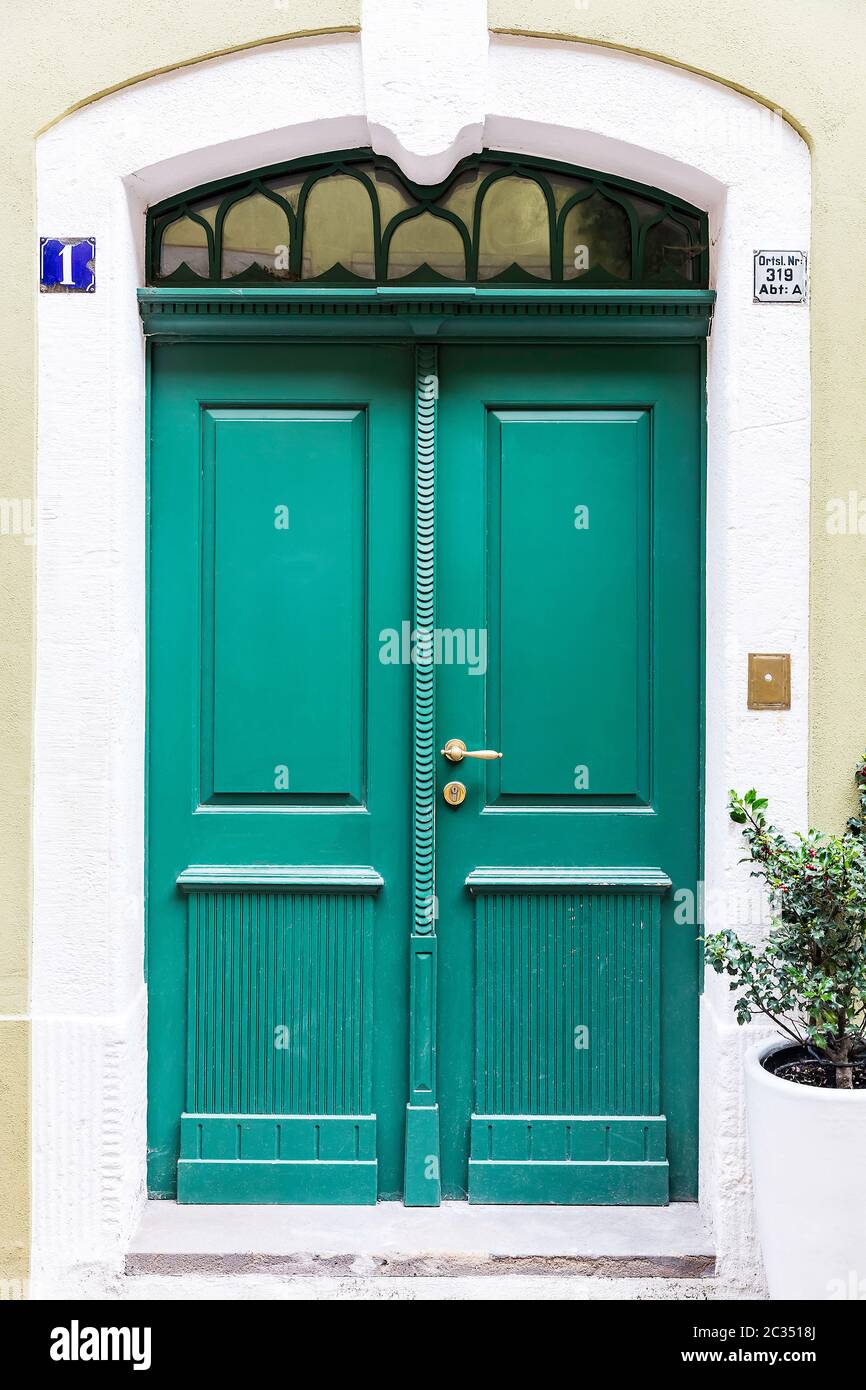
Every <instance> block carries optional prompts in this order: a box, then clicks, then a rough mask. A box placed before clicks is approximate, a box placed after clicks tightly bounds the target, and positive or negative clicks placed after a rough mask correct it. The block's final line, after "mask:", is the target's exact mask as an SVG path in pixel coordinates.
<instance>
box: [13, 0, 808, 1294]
mask: <svg viewBox="0 0 866 1390" xmlns="http://www.w3.org/2000/svg"><path fill="white" fill-rule="evenodd" d="M483 12H484V7H483V5H482V4H480V3H479V0H446V3H441V0H440V3H439V4H438V5H436V6H430V5H429V4H426V5H425V4H423V3H421V0H411V2H410V0H369V3H368V4H367V6H366V15H365V27H364V34H363V37H362V38H359V37H358V36H350V35H346V36H337V37H330V38H320V39H307V40H299V41H296V42H292V43H284V44H278V45H267V46H264V47H262V48H260V49H254V50H249V51H245V52H243V53H240V54H237V55H235V56H232V57H227V58H221V59H217V60H213V61H211V62H207V63H203V64H200V65H197V66H194V67H191V68H187V69H182V70H180V71H178V72H176V73H171V74H168V75H165V76H162V77H158V78H153V79H150V80H148V81H146V82H142V83H139V84H137V85H134V86H132V87H130V88H127V89H125V90H122V91H119V92H117V93H115V94H113V95H110V96H107V97H104V98H103V99H101V100H100V101H98V102H95V103H94V104H93V105H91V106H89V107H85V108H84V109H82V110H80V111H78V112H76V113H75V114H73V115H71V116H69V117H67V118H66V119H65V120H63V121H62V122H61V123H60V124H58V125H57V126H55V127H54V128H53V129H51V130H50V131H48V132H47V133H46V134H45V135H44V136H42V137H41V139H40V141H39V147H38V219H39V232H40V234H42V235H58V234H60V235H66V234H75V235H82V236H83V235H88V236H89V235H95V237H96V240H97V291H96V293H95V294H94V295H86V296H85V295H82V296H80V297H79V296H71V297H67V296H60V295H43V296H41V298H40V303H39V381H40V388H39V395H40V405H39V461H38V502H39V512H38V537H39V544H38V554H37V566H38V574H37V695H36V749H35V903H34V945H33V1212H34V1217H33V1221H34V1229H33V1244H34V1250H33V1279H32V1292H33V1294H34V1296H36V1297H46V1296H51V1295H54V1296H57V1295H60V1296H66V1297H68V1296H74V1295H76V1294H81V1295H87V1294H96V1293H98V1292H99V1291H100V1290H101V1289H104V1288H108V1287H110V1286H111V1285H112V1280H113V1278H114V1277H116V1276H117V1274H118V1273H119V1271H120V1270H121V1268H122V1265H123V1259H124V1255H125V1252H126V1250H127V1248H128V1246H129V1243H130V1239H131V1236H132V1233H133V1230H134V1229H135V1227H136V1224H137V1222H138V1220H139V1216H140V1213H141V1209H142V1206H143V1202H144V1197H145V1124H144V1118H145V1106H146V1065H147V1059H146V1048H145V1015H146V993H145V987H144V983H143V950H144V926H143V922H144V914H143V870H144V819H143V807H144V715H145V710H144V636H145V498H144V438H145V396H144V352H143V341H142V336H141V331H140V325H139V320H138V311H137V305H136V300H135V289H136V287H137V286H138V285H139V284H141V283H142V282H143V279H142V277H143V243H144V236H143V230H144V224H143V213H144V209H145V207H146V206H147V204H148V203H150V202H153V201H156V200H157V199H159V198H162V197H165V196H168V195H169V194H172V193H174V192H177V191H180V190H182V189H183V188H185V187H188V186H190V185H192V184H195V183H200V182H203V181H206V180H209V179H211V178H217V177H220V176H222V175H227V174H231V173H234V172H239V171H242V170H244V169H246V168H252V167H255V166H257V165H262V164H266V163H268V162H269V161H276V160H277V159H287V158H291V157H292V156H294V155H301V154H309V153H314V152H316V151H319V150H323V151H324V150H328V149H334V148H341V147H342V148H345V147H351V146H355V145H366V144H372V145H373V146H374V147H375V148H376V149H378V150H381V151H382V152H384V153H387V154H389V155H391V156H392V157H394V158H396V159H398V160H399V162H400V163H401V164H402V166H403V167H404V169H405V170H406V172H407V173H408V174H409V175H410V176H411V177H412V178H415V179H417V180H419V181H425V180H427V181H433V180H437V179H440V178H441V177H442V176H443V175H444V174H445V173H446V172H447V171H448V169H449V168H450V167H451V166H452V165H453V163H454V162H455V161H456V160H457V159H458V158H460V157H462V156H464V155H466V154H468V153H471V152H473V151H476V150H478V149H480V148H481V146H482V145H488V146H491V147H498V148H502V149H509V150H518V151H526V152H529V153H532V154H535V155H539V156H547V157H551V158H560V159H564V160H567V161H569V162H573V163H577V164H583V165H587V166H590V167H595V168H599V169H603V170H606V171H609V172H611V173H615V174H620V175H625V176H628V177H631V178H634V179H637V180H639V181H640V182H643V183H649V184H656V185H658V186H660V187H663V188H667V189H669V190H670V191H672V192H674V193H676V194H679V195H681V196H683V197H685V198H688V199H690V200H691V201H693V202H695V203H698V204H700V205H701V206H703V207H705V208H707V209H708V210H709V212H710V222H711V235H712V241H713V254H712V262H713V271H712V284H713V286H714V288H715V289H716V290H717V291H718V296H719V298H718V306H717V311H716V316H715V321H714V326H713V333H712V337H711V340H710V345H709V377H708V396H709V417H708V460H709V479H708V523H707V632H708V641H707V739H706V747H707V755H706V816H705V825H706V871H705V878H706V881H707V893H708V899H709V901H710V909H709V912H708V919H709V920H708V926H709V927H710V928H713V927H717V926H719V925H721V924H722V923H723V921H725V920H726V919H728V918H729V917H730V915H731V913H733V912H734V911H736V909H737V906H738V904H739V903H740V902H741V901H742V895H743V892H744V890H745V888H746V886H747V885H748V878H747V877H746V875H745V871H744V870H743V869H742V868H741V867H738V864H737V860H738V858H739V857H740V847H739V844H738V842H737V837H736V835H735V834H734V833H733V830H732V827H731V826H730V825H729V823H728V821H727V818H726V815H725V811H724V805H725V798H726V792H727V789H728V787H729V786H740V787H742V786H748V785H753V784H757V785H759V786H760V787H762V788H763V789H764V790H765V791H766V792H767V793H769V794H770V795H771V797H772V799H773V811H774V814H775V815H776V817H777V818H778V820H779V821H780V822H783V823H788V824H796V825H802V824H803V823H804V821H805V814H806V747H807V743H806V741H807V728H808V725H807V646H806V641H807V622H808V550H809V532H808V491H809V319H808V308H807V307H802V308H800V307H784V308H781V307H779V308H768V307H764V306H755V305H753V303H752V291H751V260H752V252H753V250H755V249H758V248H763V247H765V248H778V247H792V248H798V249H808V240H809V217H810V171H809V157H808V151H807V149H806V146H805V145H804V143H803V142H802V141H801V139H800V138H799V136H798V135H796V133H795V132H794V131H793V130H792V129H791V128H790V127H788V126H787V125H786V124H785V123H784V122H783V121H781V120H780V119H775V118H773V117H772V116H771V115H770V114H769V113H768V112H766V111H764V110H763V108H760V107H759V106H757V105H756V104H755V103H753V102H751V101H749V100H748V99H747V98H745V97H743V96H741V95H739V94H737V93H735V92H733V91H731V90H729V89H727V88H725V87H723V86H721V85H719V84H715V83H712V82H710V81H707V80H705V79H703V78H700V77H697V76H695V75H692V74H689V73H687V72H684V71H682V70H680V69H676V68H673V67H666V66H665V65H663V64H660V63H656V62H651V61H649V60H644V59H640V58H636V57H634V56H631V55H627V54H622V53H617V52H615V51H613V50H610V49H602V48H591V47H586V46H581V45H577V44H564V43H555V42H547V41H541V40H538V41H535V40H519V39H509V38H495V39H493V40H492V41H491V42H490V43H489V45H488V42H487V36H486V32H485V30H484V13H483ZM750 650H757V651H762V650H763V651H767V650H770V651H790V652H791V653H792V657H793V708H792V710H791V711H790V712H788V713H784V714H755V713H749V712H748V711H747V710H746V708H745V661H746V654H747V652H748V651H750ZM683 929H684V930H686V929H688V928H683ZM698 930H699V929H698V928H695V933H696V934H697V931H698ZM702 1013H703V1024H702V1063H701V1065H702V1086H701V1095H702V1101H701V1111H702V1114H701V1123H702V1136H701V1150H702V1159H701V1190H702V1205H703V1210H704V1215H705V1218H706V1219H707V1221H708V1222H709V1223H710V1225H711V1226H712V1227H713V1229H714V1236H715V1244H716V1250H717V1255H718V1258H719V1262H720V1272H721V1273H722V1275H723V1277H724V1278H725V1280H726V1281H728V1282H729V1283H730V1284H731V1286H732V1287H736V1286H740V1287H741V1288H742V1289H743V1290H744V1291H747V1290H749V1289H760V1287H761V1284H760V1264H759V1260H758V1258H757V1254H756V1249H755V1245H754V1239H753V1234H752V1226H751V1204H750V1198H749V1191H748V1169H747V1163H746V1154H745V1139H744V1123H743V1114H742V1095H741V1083H740V1055H741V1051H742V1045H743V1044H744V1043H745V1042H746V1037H745V1035H744V1033H743V1030H738V1029H737V1028H736V1025H734V1024H733V1022H732V1021H731V1016H730V1012H729V1006H728V1001H727V992H726V990H725V989H724V988H719V987H718V983H717V981H716V980H715V979H713V980H711V981H710V984H709V987H708V989H707V992H706V995H705V997H704V1001H703V1006H702ZM626 1282H629V1281H619V1286H620V1290H621V1292H616V1291H614V1292H610V1293H608V1292H607V1291H606V1290H605V1291H603V1290H602V1289H600V1288H598V1289H597V1291H596V1294H595V1295H590V1294H587V1295H584V1296H600V1297H623V1296H626V1297H631V1296H635V1297H636V1296H639V1292H640V1291H639V1290H636V1291H634V1292H627V1291H626V1290H625V1288H624V1287H623V1284H624V1283H626ZM669 1282H672V1281H669ZM614 1283H616V1281H614ZM174 1285H176V1281H173V1286H174ZM115 1287H116V1286H115ZM188 1292H189V1293H190V1294H192V1295H193V1296H195V1294H194V1291H193V1289H192V1287H190V1289H189V1290H188ZM671 1292H672V1291H671V1290H670V1289H668V1290H667V1295H668V1296H670V1294H671ZM153 1296H172V1294H170V1293H169V1294H162V1293H159V1292H158V1291H157V1290H156V1289H154V1293H153ZM198 1296H201V1294H199V1295H198ZM205 1296H207V1295H205ZM242 1296H243V1294H242ZM251 1296H256V1295H255V1294H253V1295H251ZM263 1296H277V1297H279V1296H293V1295H291V1294H286V1295H280V1294H279V1293H278V1292H276V1293H274V1292H271V1293H270V1294H266V1295H263ZM297 1296H307V1295H304V1294H298V1295H297ZM330 1296H353V1295H348V1294H346V1295H340V1294H337V1293H336V1292H335V1293H332V1294H331V1295H330ZM382 1296H394V1295H393V1294H388V1295H384V1294H383V1295H382ZM415 1296H435V1295H422V1294H421V1291H420V1289H419V1288H416V1291H415ZM447 1296H449V1297H452V1296H455V1291H454V1289H453V1287H452V1289H451V1290H450V1292H449V1293H448V1295H447ZM466 1296H484V1295H483V1294H479V1295H474V1294H471V1293H467V1295H466ZM504 1296H505V1295H504ZM516 1296H531V1295H529V1294H524V1295H516ZM559 1296H561V1295H559ZM578 1296H580V1295H578ZM683 1296H685V1297H693V1296H705V1295H701V1294H700V1293H691V1292H689V1291H686V1292H685V1293H684V1294H683Z"/></svg>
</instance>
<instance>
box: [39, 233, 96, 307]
mask: <svg viewBox="0 0 866 1390" xmlns="http://www.w3.org/2000/svg"><path fill="white" fill-rule="evenodd" d="M39 288H40V290H42V291H49V290H52V291H58V290H66V291H67V292H68V293H71V294H75V293H78V294H91V293H92V292H93V291H94V290H95V289H96V241H95V239H94V238H93V237H80V238H75V237H46V236H44V237H41V238H40V241H39Z"/></svg>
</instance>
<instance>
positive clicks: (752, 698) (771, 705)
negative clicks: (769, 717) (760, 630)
mask: <svg viewBox="0 0 866 1390" xmlns="http://www.w3.org/2000/svg"><path fill="white" fill-rule="evenodd" d="M790 708H791V657H790V653H788V652H749V709H790Z"/></svg>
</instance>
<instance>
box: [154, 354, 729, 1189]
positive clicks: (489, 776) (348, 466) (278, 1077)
mask: <svg viewBox="0 0 866 1390" xmlns="http://www.w3.org/2000/svg"><path fill="white" fill-rule="evenodd" d="M433 358H434V354H433V352H432V350H430V349H422V351H421V354H420V356H419V358H418V362H417V364H416V362H415V357H414V352H413V350H412V349H411V348H410V347H406V348H400V347H395V346H379V345H373V344H367V345H365V346H364V347H363V348H353V347H350V346H348V345H347V346H341V345H336V346H327V347H325V346H319V345H314V344H303V345H300V344H299V345H290V344H287V343H281V342H278V341H275V342H263V343H260V342H253V341H250V342H247V343H244V344H231V343H228V342H226V343H220V342H211V343H198V342H193V343H189V344H185V345H168V344H160V345H157V346H156V347H154V349H153V351H152V370H151V386H152V390H151V401H152V405H151V420H152V424H151V489H150V508H151V518H152V525H151V553H150V659H149V735H148V737H149V797H148V805H149V812H148V821H149V835H148V882H149V902H148V907H149V936H148V942H149V945H148V981H149V999H150V1004H149V1008H150V1024H149V1027H150V1034H149V1048H150V1104H149V1177H150V1188H151V1191H152V1192H153V1193H154V1194H157V1195H164V1196H169V1195H173V1194H174V1193H175V1192H176V1193H177V1195H178V1197H179V1199H180V1200H181V1201H187V1202H243V1201H247V1202H373V1201H375V1200H376V1199H377V1197H380V1198H389V1197H390V1198H395V1197H399V1196H400V1195H401V1193H402V1192H403V1189H404V1146H405V1147H406V1156H405V1177H406V1197H405V1200H407V1201H410V1202H412V1203H413V1204H421V1205H425V1204H430V1203H431V1202H435V1201H436V1200H438V1194H439V1178H440V1176H441V1192H442V1195H443V1196H445V1197H451V1198H460V1197H465V1196H466V1195H467V1193H468V1196H469V1198H470V1200H474V1201H479V1202H562V1203H565V1202H581V1203H582V1202H607V1203H616V1202H635V1203H641V1204H645V1203H659V1202H664V1201H667V1200H668V1198H669V1197H670V1198H674V1199H677V1198H679V1199H687V1198H690V1197H694V1196H695V1195H696V1192H695V1189H696V1143H697V1116H696V1108H697V991H698V978H699V975H698V950H697V944H696V935H697V928H696V927H694V926H678V925H676V924H675V922H674V919H673V898H674V891H675V890H676V889H690V890H691V891H692V892H694V891H695V889H696V877H697V866H698V853H699V785H700V762H699V735H700V651H701V622H700V611H701V609H700V594H701V584H700V555H701V550H700V535H701V522H700V514H701V426H700V420H701V412H702V351H701V348H700V347H699V346H698V345H676V346H663V345H656V346H636V345H633V346H618V345H615V344H602V343H597V344H587V345H583V346H580V345H568V344H562V345H556V346H552V345H540V344H530V343H527V344H525V345H521V346H520V347H514V346H509V347H505V346H491V345H485V346H483V347H482V346H445V347H442V348H441V349H440V350H439V360H438V379H436V378H434V376H433V375H431V373H432V371H433V367H432V365H431V364H432V363H433ZM416 365H417V368H418V373H417V376H416V371H415V367H416ZM434 388H435V396H436V398H437V401H438V404H437V405H436V408H435V412H434V410H433V405H432V400H433V395H432V394H431V392H433V391H434ZM434 413H435V415H436V416H438V424H435V423H434ZM416 426H417V429H416ZM416 468H417V470H418V496H417V499H416V496H415V484H416V479H415V472H416ZM434 475H435V489H434V486H433V481H432V480H433V477H434ZM434 497H435V505H434V503H433V501H432V499H434ZM416 502H417V507H416ZM434 529H435V532H436V537H437V541H436V547H435V551H436V558H435V567H434V566H433V564H432V561H431V557H432V554H433V547H432V544H431V537H432V534H433V530H434ZM413 538H414V544H413ZM413 568H414V571H415V572H414V573H413ZM434 570H435V576H436V581H435V594H434V586H433V574H434ZM416 578H417V584H416V582H415V581H416ZM413 589H414V591H415V592H414V616H415V621H416V623H417V624H418V625H419V626H421V627H425V628H426V626H427V625H428V624H429V623H431V622H432V621H433V619H434V617H435V623H436V629H437V630H436V634H435V638H434V641H433V644H432V650H433V658H432V663H431V662H430V659H429V657H426V658H423V659H422V660H421V662H420V665H419V663H418V662H417V661H416V659H415V652H414V649H413V642H412V640H411V639H410V640H409V641H406V640H405V639H406V638H407V637H408V636H409V634H407V633H406V629H408V628H409V627H410V626H411V624H410V621H409V620H410V618H412V615H413ZM434 598H435V604H434V602H433V600H434ZM395 643H396V649H397V654H396V655H395V653H394V651H393V650H391V648H393V647H394V646H395ZM428 649H429V643H428ZM428 665H429V667H430V671H429V680H428V676H426V675H425V674H424V670H425V669H427V666H428ZM413 681H414V683H415V724H414V725H413ZM434 707H435V711H436V719H435V725H436V727H435V735H436V737H435V749H436V750H437V752H436V759H435V762H436V768H437V771H438V780H437V783H436V788H435V814H431V813H432V812H433V808H432V807H431V808H430V812H428V810H427V809H425V807H426V806H427V805H428V802H427V801H425V798H429V791H428V786H431V785H432V774H431V777H430V779H428V775H427V772H426V770H425V767H426V764H425V756H426V755H425V753H424V749H425V747H427V746H428V741H429V736H430V711H431V710H432V709H433V708H434ZM453 738H459V739H462V740H464V742H465V744H466V745H467V747H468V748H469V749H470V750H473V749H478V748H485V747H486V748H489V749H493V750H497V751H501V752H502V754H503V756H502V758H501V760H493V761H475V760H470V759H464V760H463V761H462V762H458V763H450V762H449V761H447V760H446V759H445V758H444V757H442V756H441V755H439V753H438V749H440V748H442V747H443V746H444V744H445V742H446V740H448V739H453ZM413 759H414V774H413ZM413 777H414V780H413ZM458 780H459V781H462V782H463V783H464V784H465V786H466V789H467V795H466V799H465V801H464V802H463V803H462V804H461V805H459V806H451V805H447V804H446V802H445V800H444V797H443V791H444V787H445V784H446V783H447V782H448V781H458ZM413 798H414V800H413ZM413 808H414V814H413ZM434 820H435V893H436V909H435V912H431V913H430V918H431V920H428V908H427V898H426V894H427V891H428V884H429V886H430V888H431V889H432V883H433V880H432V845H433V831H434ZM413 836H414V845H413ZM413 850H414V880H413ZM410 880H413V881H410ZM413 882H414V887H413ZM413 923H414V925H413ZM434 924H435V930H433V927H434ZM437 938H438V951H439V956H438V982H437V962H436V950H435V947H436V944H437ZM410 972H411V974H412V995H411V1002H410V989H409V977H410ZM437 985H438V989H437ZM437 993H438V1003H437ZM410 1010H411V1011H412V1012H413V1018H414V1021H413V1023H412V1026H411V1028H410ZM410 1043H411V1045H410ZM437 1075H438V1091H439V1108H438V1110H437V1108H436V1088H437ZM407 1100H408V1101H409V1110H408V1112H407V1110H406V1105H407ZM407 1114H408V1116H409V1121H410V1124H409V1131H408V1133H407V1127H406V1116H407ZM437 1131H438V1138H437ZM437 1144H438V1145H439V1146H440V1151H439V1152H437ZM431 1179H432V1181H431Z"/></svg>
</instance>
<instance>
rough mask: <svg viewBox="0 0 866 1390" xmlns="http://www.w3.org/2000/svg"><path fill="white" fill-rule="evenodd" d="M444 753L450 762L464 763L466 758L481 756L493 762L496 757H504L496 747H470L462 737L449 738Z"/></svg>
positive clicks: (483, 759)
mask: <svg viewBox="0 0 866 1390" xmlns="http://www.w3.org/2000/svg"><path fill="white" fill-rule="evenodd" d="M442 753H443V754H444V756H445V757H446V758H447V759H448V761H449V763H462V761H463V759H464V758H480V759H481V760H482V761H483V762H492V760H493V759H494V758H501V757H502V754H501V753H497V752H496V750H495V748H474V749H469V748H467V747H466V744H465V743H464V742H463V740H462V738H449V740H448V742H447V743H446V745H445V747H444V748H443V749H442Z"/></svg>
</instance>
